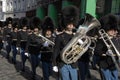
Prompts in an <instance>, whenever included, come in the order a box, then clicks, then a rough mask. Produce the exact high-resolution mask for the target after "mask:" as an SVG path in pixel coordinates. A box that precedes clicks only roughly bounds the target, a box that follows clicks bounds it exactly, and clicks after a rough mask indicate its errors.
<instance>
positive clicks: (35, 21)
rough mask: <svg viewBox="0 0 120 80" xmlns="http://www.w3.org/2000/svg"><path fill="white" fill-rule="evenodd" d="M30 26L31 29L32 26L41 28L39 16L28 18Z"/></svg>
mask: <svg viewBox="0 0 120 80" xmlns="http://www.w3.org/2000/svg"><path fill="white" fill-rule="evenodd" d="M30 28H31V29H34V28H39V29H40V28H41V20H40V18H38V17H33V18H32V19H31V20H30Z"/></svg>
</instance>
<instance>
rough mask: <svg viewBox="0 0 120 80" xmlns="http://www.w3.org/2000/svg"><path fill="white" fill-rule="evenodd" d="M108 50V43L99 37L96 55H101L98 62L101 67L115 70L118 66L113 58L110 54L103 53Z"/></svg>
mask: <svg viewBox="0 0 120 80" xmlns="http://www.w3.org/2000/svg"><path fill="white" fill-rule="evenodd" d="M107 50H108V49H107V47H106V45H105V44H104V42H103V40H102V39H99V40H98V41H97V45H96V48H95V55H96V56H98V57H99V62H98V64H99V66H100V68H103V69H110V70H114V69H116V67H115V64H114V62H113V60H112V58H111V57H110V56H108V55H105V56H103V54H106V52H107Z"/></svg>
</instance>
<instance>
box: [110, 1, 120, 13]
mask: <svg viewBox="0 0 120 80" xmlns="http://www.w3.org/2000/svg"><path fill="white" fill-rule="evenodd" d="M111 12H112V13H115V14H117V13H120V0H112V8H111Z"/></svg>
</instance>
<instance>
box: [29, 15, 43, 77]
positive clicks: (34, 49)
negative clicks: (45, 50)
mask: <svg viewBox="0 0 120 80" xmlns="http://www.w3.org/2000/svg"><path fill="white" fill-rule="evenodd" d="M31 23H32V24H31V29H32V30H33V32H32V33H31V34H29V36H28V43H27V48H28V53H29V54H30V59H31V68H32V74H33V75H32V78H33V79H35V78H36V68H37V66H38V64H39V61H40V59H39V54H40V48H41V45H42V39H41V37H39V34H40V23H41V21H40V19H39V18H38V17H33V18H32V19H31Z"/></svg>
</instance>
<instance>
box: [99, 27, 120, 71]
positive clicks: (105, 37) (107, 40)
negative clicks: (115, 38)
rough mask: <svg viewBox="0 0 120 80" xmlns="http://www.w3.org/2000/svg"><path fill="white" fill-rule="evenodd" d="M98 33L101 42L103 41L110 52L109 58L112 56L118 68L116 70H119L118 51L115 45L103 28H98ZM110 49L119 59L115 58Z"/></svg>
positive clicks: (119, 55)
mask: <svg viewBox="0 0 120 80" xmlns="http://www.w3.org/2000/svg"><path fill="white" fill-rule="evenodd" d="M99 34H100V38H101V39H102V40H103V42H104V43H105V45H106V46H107V48H108V51H110V53H111V58H112V60H113V62H114V63H115V66H116V68H117V69H118V71H120V66H119V61H120V53H119V51H118V50H117V48H116V47H115V45H114V44H113V42H112V41H111V39H110V37H109V35H108V34H107V33H106V32H105V31H104V29H100V30H99ZM112 49H113V50H114V51H115V54H116V56H117V57H118V60H119V61H117V60H116V59H115V57H114V54H113V50H112Z"/></svg>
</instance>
